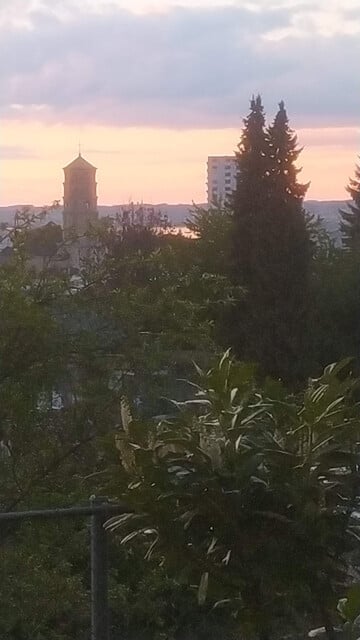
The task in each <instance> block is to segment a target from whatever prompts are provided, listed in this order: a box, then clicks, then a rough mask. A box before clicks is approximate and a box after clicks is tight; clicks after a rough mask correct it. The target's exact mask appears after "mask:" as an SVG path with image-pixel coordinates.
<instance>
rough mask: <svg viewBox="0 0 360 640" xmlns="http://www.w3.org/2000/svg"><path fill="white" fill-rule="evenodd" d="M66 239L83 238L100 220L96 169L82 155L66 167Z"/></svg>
mask: <svg viewBox="0 0 360 640" xmlns="http://www.w3.org/2000/svg"><path fill="white" fill-rule="evenodd" d="M64 174H65V181H64V211H63V227H64V237H65V238H69V237H71V236H72V235H74V234H75V235H76V236H82V235H83V234H84V233H86V231H87V230H88V228H89V226H90V225H91V224H92V223H94V222H96V221H97V220H98V217H99V214H98V210H97V195H96V186H97V185H96V177H95V175H96V167H93V165H92V164H90V162H87V160H85V159H84V158H83V157H82V155H81V153H80V152H79V155H78V157H77V158H75V160H73V161H72V162H70V164H68V165H67V166H66V167H64Z"/></svg>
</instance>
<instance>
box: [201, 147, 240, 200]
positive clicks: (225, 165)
mask: <svg viewBox="0 0 360 640" xmlns="http://www.w3.org/2000/svg"><path fill="white" fill-rule="evenodd" d="M236 175H237V165H236V159H235V156H209V157H208V161H207V199H208V204H211V203H213V202H217V201H222V202H224V201H225V200H227V199H228V198H229V196H231V194H232V192H233V191H234V190H235V188H236Z"/></svg>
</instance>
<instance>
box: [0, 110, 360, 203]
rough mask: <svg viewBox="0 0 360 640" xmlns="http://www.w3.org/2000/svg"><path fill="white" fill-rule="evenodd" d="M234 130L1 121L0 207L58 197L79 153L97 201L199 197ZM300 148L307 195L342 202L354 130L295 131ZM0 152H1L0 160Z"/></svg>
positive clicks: (354, 150) (228, 149)
mask: <svg viewBox="0 0 360 640" xmlns="http://www.w3.org/2000/svg"><path fill="white" fill-rule="evenodd" d="M239 135H240V131H239V129H209V130H207V129H193V130H185V131H183V130H181V131H176V130H169V129H151V128H145V127H133V128H116V127H110V126H109V127H105V126H90V125H88V126H83V127H82V128H81V131H80V132H79V129H78V128H77V127H75V126H71V125H64V124H56V125H46V124H41V123H38V122H37V123H36V122H30V121H29V122H25V121H21V120H18V121H15V120H8V121H5V122H3V140H2V146H3V148H4V152H3V158H2V160H1V165H2V166H1V177H2V190H1V202H0V204H1V205H3V206H4V205H9V204H30V203H31V204H39V205H43V204H45V203H50V202H52V201H53V200H55V199H62V182H63V172H62V167H63V166H65V165H66V164H67V163H68V162H70V161H71V160H72V159H73V157H75V156H76V155H77V153H78V140H79V137H80V138H81V143H82V153H83V155H84V157H85V158H86V159H88V160H89V161H90V162H91V163H92V164H94V165H95V166H96V167H98V172H97V180H98V184H99V186H98V195H99V204H119V203H123V202H128V201H130V200H133V201H144V202H149V203H154V204H155V203H161V202H168V203H169V204H170V203H180V202H181V203H191V202H192V201H195V202H198V203H200V202H205V201H206V160H207V156H208V155H226V154H231V153H232V152H233V151H234V149H235V148H236V144H237V141H238V139H239ZM298 138H299V144H300V145H304V147H305V148H304V150H303V152H302V154H301V156H300V161H299V164H300V165H301V166H303V172H302V174H301V178H300V179H301V180H302V181H303V182H307V181H309V180H311V187H310V189H309V192H308V196H307V197H308V198H309V199H319V200H320V199H322V200H344V199H346V198H347V193H346V191H345V186H346V184H347V182H348V178H349V176H351V175H353V171H354V165H355V162H356V159H357V154H358V152H359V135H358V132H357V130H356V129H355V128H354V129H353V128H339V127H333V128H327V129H321V128H316V129H315V128H314V129H303V130H299V131H298ZM6 149H8V150H9V155H8V157H7V156H6Z"/></svg>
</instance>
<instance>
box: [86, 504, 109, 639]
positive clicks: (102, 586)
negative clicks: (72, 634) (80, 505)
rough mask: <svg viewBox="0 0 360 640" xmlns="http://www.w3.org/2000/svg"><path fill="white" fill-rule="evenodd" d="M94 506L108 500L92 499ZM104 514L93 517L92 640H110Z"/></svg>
mask: <svg viewBox="0 0 360 640" xmlns="http://www.w3.org/2000/svg"><path fill="white" fill-rule="evenodd" d="M90 503H91V505H92V506H94V505H101V504H104V503H106V498H96V497H91V498H90ZM105 521H106V516H105V514H104V513H94V514H93V515H92V516H91V640H109V614H108V580H107V571H108V567H107V564H108V563H107V540H106V531H105V529H104V522H105Z"/></svg>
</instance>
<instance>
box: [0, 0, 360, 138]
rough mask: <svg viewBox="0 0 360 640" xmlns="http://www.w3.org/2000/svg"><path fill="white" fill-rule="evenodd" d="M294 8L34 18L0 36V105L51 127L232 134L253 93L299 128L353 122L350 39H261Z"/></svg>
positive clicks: (356, 87)
mask: <svg viewBox="0 0 360 640" xmlns="http://www.w3.org/2000/svg"><path fill="white" fill-rule="evenodd" d="M68 1H69V0H68ZM293 11H294V10H292V9H290V8H286V7H282V8H279V9H268V10H266V9H263V10H262V11H251V10H248V9H245V8H240V7H235V6H234V7H222V8H221V7H218V8H215V9H181V8H174V9H171V10H170V11H168V12H164V13H152V14H143V15H135V14H133V13H131V12H129V11H126V10H124V9H119V8H115V7H114V8H113V10H112V11H110V10H108V11H107V12H105V13H104V14H94V13H87V14H85V13H81V12H79V11H78V12H76V13H74V16H73V19H71V20H61V19H59V18H57V17H55V15H54V14H52V13H51V12H49V11H46V10H44V9H43V10H42V11H40V10H39V11H37V12H34V13H33V14H32V23H33V27H32V29H31V30H25V29H24V30H22V29H19V28H16V29H15V28H14V29H11V28H7V30H6V31H4V32H3V33H2V34H1V41H0V82H1V86H2V89H3V90H2V94H1V98H0V107H1V108H2V112H3V115H5V116H8V117H11V116H16V117H21V118H25V117H37V118H41V119H42V120H45V119H49V120H50V121H58V122H61V121H64V122H93V123H99V124H113V125H119V126H132V125H150V126H159V127H166V126H168V127H175V128H187V127H189V128H190V127H216V126H219V127H233V126H238V125H239V122H240V117H241V115H242V114H244V113H246V111H247V108H248V99H249V97H250V96H251V95H252V94H253V93H254V92H261V93H262V94H263V97H264V102H265V105H266V106H268V108H269V110H270V111H271V112H273V111H274V110H275V108H276V104H277V102H278V100H279V99H281V98H284V99H285V100H286V102H287V106H288V108H289V111H290V113H291V116H292V118H293V119H295V120H296V125H297V126H315V125H320V124H321V125H332V124H342V125H347V126H355V125H357V124H358V122H359V113H360V80H359V74H358V71H357V67H358V63H357V60H359V59H360V38H359V36H358V35H355V34H354V35H345V34H338V35H334V36H333V37H332V38H328V37H321V36H320V35H318V34H314V33H312V34H311V35H310V34H309V36H308V37H287V38H286V37H285V38H282V39H280V40H272V39H271V37H270V38H269V34H270V36H271V33H272V32H274V31H277V30H279V29H286V28H287V27H289V26H290V25H291V22H292V19H293ZM351 18H352V20H354V21H357V22H359V23H360V11H356V10H354V9H352V10H351ZM303 35H304V36H306V34H303ZM19 105H22V106H23V108H20V107H19Z"/></svg>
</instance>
